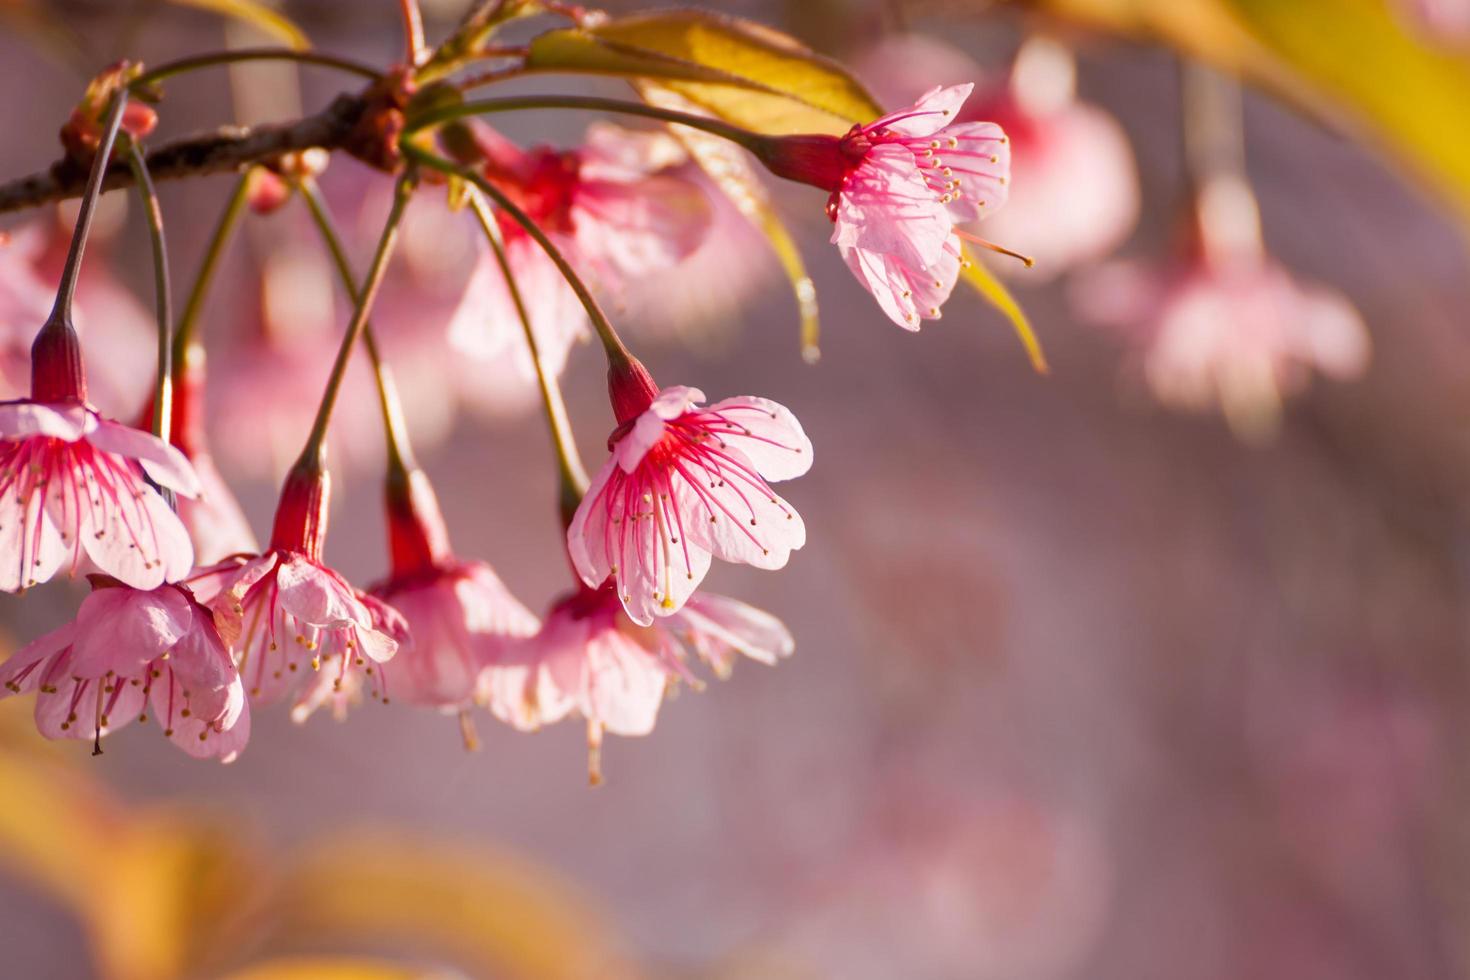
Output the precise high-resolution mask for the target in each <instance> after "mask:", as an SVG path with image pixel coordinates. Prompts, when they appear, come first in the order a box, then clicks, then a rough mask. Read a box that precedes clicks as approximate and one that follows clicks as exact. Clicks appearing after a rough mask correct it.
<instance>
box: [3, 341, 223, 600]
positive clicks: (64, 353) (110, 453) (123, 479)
mask: <svg viewBox="0 0 1470 980" xmlns="http://www.w3.org/2000/svg"><path fill="white" fill-rule="evenodd" d="M31 390H32V397H31V398H26V399H19V400H16V401H9V402H0V589H3V590H5V591H7V592H15V591H18V590H20V589H24V588H27V587H29V586H32V585H36V584H38V583H41V582H45V581H47V580H49V579H50V578H51V577H52V576H53V575H55V574H56V573H57V571H59V570H60V569H61V567H62V566H63V565H65V564H67V563H68V561H69V562H70V565H71V569H72V570H73V571H75V569H76V567H77V564H78V563H79V562H80V561H81V559H82V556H83V555H86V556H87V557H88V558H90V559H91V561H92V563H93V564H94V565H95V566H96V567H97V568H98V570H100V571H101V572H103V573H104V574H106V575H110V576H112V577H114V578H116V579H118V580H119V581H121V582H122V583H124V584H125V585H130V586H132V587H134V588H137V589H144V590H148V589H154V588H157V587H158V586H159V585H162V584H163V583H164V582H167V581H175V580H177V579H179V578H181V577H182V576H183V575H185V574H186V573H187V572H188V571H189V568H190V566H191V565H192V564H193V557H194V551H193V548H192V546H191V545H190V543H189V534H188V532H187V531H186V530H185V529H184V525H183V524H182V523H180V521H179V518H178V516H177V515H176V514H175V513H174V512H173V510H172V509H171V508H170V507H169V505H168V503H167V502H166V501H165V500H164V498H163V496H162V495H161V494H160V493H159V491H158V490H157V489H155V487H156V486H157V487H165V488H168V489H171V490H174V491H175V492H177V493H179V494H182V495H184V496H195V495H197V494H198V492H199V481H198V479H197V477H196V476H195V474H194V470H193V468H192V467H191V466H190V465H189V461H188V460H186V459H185V458H184V457H183V455H182V454H181V453H180V452H179V451H178V450H177V449H175V448H173V447H172V446H170V445H168V444H167V443H165V442H162V441H160V440H159V439H156V438H154V437H153V436H151V435H149V434H148V433H146V432H142V431H139V430H138V429H133V428H130V427H128V426H126V425H122V424H120V423H117V422H113V421H111V420H110V419H105V418H103V417H101V416H100V415H99V414H98V413H97V412H96V410H94V409H93V408H91V407H90V406H89V405H88V404H87V402H86V397H87V386H86V376H85V374H84V373H83V370H82V366H81V350H80V347H79V345H78V343H77V337H76V333H75V332H74V331H73V330H72V329H71V328H70V327H69V326H67V325H66V324H64V323H62V322H60V321H53V322H51V323H49V324H48V325H47V326H46V327H45V328H43V329H42V332H41V334H40V335H38V337H37V341H36V345H35V348H34V351H33V371H32V382H31Z"/></svg>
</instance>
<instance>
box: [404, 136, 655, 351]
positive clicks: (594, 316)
mask: <svg viewBox="0 0 1470 980" xmlns="http://www.w3.org/2000/svg"><path fill="white" fill-rule="evenodd" d="M401 146H402V148H403V153H404V155H405V156H407V157H409V158H410V159H412V160H415V161H417V162H418V163H420V164H423V165H424V166H426V167H429V168H430V169H433V170H437V171H439V172H440V173H445V174H449V175H450V176H452V177H458V178H460V179H461V180H465V181H468V182H469V183H471V184H474V185H475V186H476V187H477V188H479V189H480V191H481V193H483V194H484V195H485V196H486V197H488V198H490V199H491V200H492V201H494V202H495V205H496V207H498V208H500V210H502V211H504V212H505V213H506V214H508V215H510V216H511V218H512V219H514V220H515V222H516V223H517V224H519V225H520V226H521V227H522V228H524V229H526V234H528V235H530V236H531V237H532V238H533V239H534V240H535V241H536V244H537V245H540V246H541V249H542V250H543V251H544V252H545V253H546V255H547V257H548V258H549V259H551V261H552V263H553V264H554V265H555V266H556V268H557V271H559V272H560V273H561V275H562V278H563V279H565V280H566V281H567V285H569V286H571V287H572V292H574V293H576V294H577V300H578V301H579V302H580V303H581V304H582V308H583V309H584V310H586V311H587V318H588V319H589V320H591V321H592V327H593V329H594V330H596V331H597V337H598V339H599V340H601V341H602V347H603V350H605V351H606V352H607V360H608V363H609V364H610V365H613V364H619V365H625V364H628V363H629V362H630V361H632V360H633V355H632V353H631V352H629V350H628V346H627V345H626V344H624V343H623V338H621V337H619V336H618V332H617V330H615V329H614V328H613V325H612V322H611V321H610V320H608V318H607V314H605V313H603V312H602V307H601V306H600V305H599V304H598V302H597V299H596V298H595V297H594V296H593V295H592V290H590V289H588V288H587V284H586V283H585V282H583V281H582V277H581V276H579V275H578V274H577V270H576V269H573V268H572V264H571V263H570V262H568V261H567V259H566V256H564V255H562V253H561V249H559V248H557V247H556V244H555V243H554V242H552V240H551V239H550V238H548V237H546V232H544V231H542V230H541V226H540V225H538V224H536V222H535V221H533V220H532V219H531V216H530V215H528V214H526V212H525V211H522V210H521V208H520V206H519V205H517V204H516V202H515V201H512V200H511V199H510V198H509V197H508V196H507V195H506V194H505V192H504V191H502V190H501V189H500V188H498V187H496V186H495V185H494V184H492V183H491V182H490V181H488V180H486V179H485V178H484V177H482V176H480V175H479V174H477V173H475V172H474V171H473V170H471V169H469V168H468V167H461V166H459V165H458V164H456V163H454V162H453V161H451V160H446V159H444V158H443V157H441V156H439V155H437V154H434V153H430V152H429V151H428V150H425V149H424V148H423V147H420V146H417V145H415V144H414V143H413V142H411V141H410V140H407V139H405V140H403V141H402V144H401Z"/></svg>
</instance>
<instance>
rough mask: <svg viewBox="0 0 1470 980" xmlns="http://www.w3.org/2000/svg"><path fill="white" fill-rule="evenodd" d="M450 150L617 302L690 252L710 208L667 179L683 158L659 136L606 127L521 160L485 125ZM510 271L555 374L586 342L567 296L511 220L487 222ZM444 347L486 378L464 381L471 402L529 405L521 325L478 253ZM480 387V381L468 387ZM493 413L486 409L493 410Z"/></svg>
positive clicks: (494, 266)
mask: <svg viewBox="0 0 1470 980" xmlns="http://www.w3.org/2000/svg"><path fill="white" fill-rule="evenodd" d="M459 132H461V133H463V134H466V135H467V136H468V137H469V138H468V139H465V140H462V141H461V142H464V143H469V144H471V145H458V144H456V145H455V146H454V147H453V149H454V150H455V152H456V154H457V155H458V156H459V157H460V158H461V159H463V160H465V161H466V162H473V163H474V164H476V165H477V166H479V167H481V169H482V172H483V173H484V175H485V178H486V179H487V180H489V181H490V182H492V183H493V184H494V185H495V186H496V187H497V188H498V189H500V190H501V191H503V192H504V193H505V194H506V195H508V196H509V197H510V198H511V199H512V200H513V201H514V202H515V203H516V204H517V206H518V207H520V208H521V209H522V210H523V211H525V212H526V214H528V215H529V216H530V217H531V218H532V219H534V220H535V221H536V223H537V224H538V225H539V226H540V227H541V228H542V230H544V231H545V232H546V234H547V235H548V236H549V237H550V238H551V239H552V240H553V242H555V244H556V245H557V247H558V248H559V249H560V250H561V252H562V253H563V254H564V255H565V256H566V258H567V260H568V261H569V262H571V263H572V265H573V266H575V267H576V268H577V270H578V272H579V273H581V274H582V275H583V276H584V277H585V278H587V279H589V280H590V281H592V282H594V283H595V284H596V285H597V286H598V287H599V288H600V289H602V290H603V291H606V292H610V293H612V294H613V295H618V294H620V293H621V291H622V290H623V289H624V288H625V287H626V286H627V285H628V284H629V283H632V282H636V281H637V280H639V279H641V278H643V277H646V276H649V275H651V274H653V273H657V272H661V271H665V270H667V269H670V268H672V267H673V266H674V265H675V264H677V263H678V262H679V261H680V260H681V259H683V258H684V257H685V256H687V255H689V254H690V253H691V252H693V251H694V250H695V249H696V248H697V247H698V246H699V245H700V243H701V242H702V241H704V238H705V235H706V233H707V231H708V228H709V223H710V205H709V199H708V197H707V195H706V194H705V193H704V191H703V189H702V188H701V187H700V186H699V185H698V184H697V183H695V182H694V181H693V180H691V179H689V178H688V176H687V175H684V174H679V173H673V172H670V169H671V168H674V167H677V166H678V165H680V164H682V163H683V162H684V161H685V159H686V157H685V154H684V151H683V149H682V148H681V147H680V146H679V144H678V143H677V142H676V141H674V140H673V139H672V138H671V137H669V136H668V135H667V134H662V133H637V132H633V131H630V130H625V129H622V128H620V127H617V126H613V125H611V124H606V123H603V124H599V125H595V126H593V127H591V128H590V129H589V130H588V133H587V138H586V140H585V142H584V143H583V144H582V145H581V146H580V147H578V148H577V149H575V150H568V151H562V150H557V149H554V148H552V147H549V146H539V147H535V148H532V149H530V150H522V149H521V148H520V147H517V146H516V145H514V144H513V143H511V142H510V141H509V140H506V139H505V138H504V137H502V136H501V135H500V134H498V133H496V132H495V131H494V130H492V129H490V128H489V127H488V126H484V125H478V124H477V125H476V126H474V127H473V128H470V127H466V128H465V129H463V130H460V131H459ZM496 219H497V225H498V227H499V230H500V234H501V236H502V238H503V240H504V242H505V251H506V261H507V264H508V265H509V266H510V271H511V274H512V276H514V278H515V281H516V284H517V286H518V287H519V289H520V292H521V296H522V299H523V300H524V302H525V303H526V313H527V316H528V318H529V319H530V322H531V326H532V329H533V330H534V331H535V332H536V337H537V345H538V347H539V348H540V351H541V357H542V360H543V362H544V364H545V365H546V367H547V368H548V370H551V371H553V372H559V371H560V369H561V367H562V366H563V365H564V364H565V363H566V357H567V353H568V351H569V349H570V347H571V344H572V343H573V342H574V341H575V340H577V339H578V338H579V337H581V336H583V335H584V334H585V333H586V332H587V327H588V323H587V318H586V314H585V312H584V311H583V309H582V306H581V304H580V303H579V302H578V300H577V297H576V294H575V293H574V292H572V290H571V287H570V286H568V285H567V283H566V281H565V279H564V278H563V277H562V275H561V273H560V272H559V271H558V270H557V268H556V266H555V264H554V263H552V261H551V260H550V259H549V258H548V257H547V256H546V254H545V252H544V251H543V250H542V249H541V248H540V246H539V245H537V244H536V243H535V241H534V240H532V239H531V238H530V236H529V235H528V234H527V233H526V231H525V229H523V228H522V227H521V226H520V225H519V224H518V223H517V222H516V221H515V220H514V219H512V218H511V217H509V216H508V215H506V214H504V213H503V212H497V215H496ZM449 340H450V343H451V344H452V345H453V346H454V347H455V348H456V349H457V350H459V351H461V352H463V353H464V354H466V355H467V356H468V357H469V358H471V359H472V361H473V363H474V364H475V365H476V366H477V367H478V366H480V365H484V366H487V367H491V368H493V369H495V371H496V375H495V378H494V379H493V381H492V383H491V384H488V385H487V384H486V383H485V381H484V380H483V374H482V373H481V372H478V371H476V372H474V373H471V374H469V375H468V380H469V384H470V386H471V391H470V392H469V397H470V399H471V401H480V400H481V399H480V398H479V397H478V395H477V392H478V389H480V388H492V389H494V391H496V392H497V393H501V394H497V395H496V396H495V398H496V399H497V402H496V403H495V404H499V403H504V404H507V405H508V404H510V403H511V402H512V399H511V397H510V395H509V394H504V393H503V392H506V391H507V389H508V390H509V391H513V392H517V393H519V394H520V395H521V397H520V398H517V399H514V400H515V401H519V402H521V403H524V404H529V403H530V399H531V397H532V396H534V393H535V388H534V385H535V373H534V370H533V366H532V364H531V360H530V355H529V353H528V352H527V349H526V345H525V343H524V341H523V340H522V337H521V324H520V315H519V312H518V311H517V309H516V307H515V304H514V302H513V298H512V296H511V293H510V290H509V289H508V287H507V286H506V283H505V276H504V273H503V272H502V270H501V268H500V265H499V263H498V262H497V261H496V259H495V257H494V255H493V254H492V253H491V252H490V250H489V248H488V247H486V248H484V249H483V251H482V254H481V256H480V259H479V261H478V262H477V264H476V266H475V269H474V272H473V273H472V274H471V277H470V281H469V284H468V286H467V288H466V291H465V294H464V298H463V300H462V302H461V303H460V306H459V308H458V310H457V311H456V312H455V315H454V316H453V318H452V319H451V321H450V327H449ZM477 376H478V380H477ZM492 407H493V406H492Z"/></svg>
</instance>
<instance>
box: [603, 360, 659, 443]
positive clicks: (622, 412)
mask: <svg viewBox="0 0 1470 980" xmlns="http://www.w3.org/2000/svg"><path fill="white" fill-rule="evenodd" d="M607 393H608V397H609V398H610V399H611V400H612V408H613V415H615V416H616V417H617V420H618V425H619V426H623V425H628V424H630V423H632V421H633V420H634V419H636V418H637V417H638V416H640V415H642V414H643V413H644V412H646V411H648V406H650V405H652V404H653V400H654V399H655V398H657V397H658V385H657V384H655V383H654V381H653V375H651V374H649V373H648V368H646V367H644V366H643V363H642V362H641V361H639V360H638V358H636V357H634V356H633V355H632V354H629V355H627V356H626V357H625V358H622V359H619V360H616V361H613V362H612V363H611V364H609V365H608V367H607Z"/></svg>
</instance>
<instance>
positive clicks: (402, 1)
mask: <svg viewBox="0 0 1470 980" xmlns="http://www.w3.org/2000/svg"><path fill="white" fill-rule="evenodd" d="M398 7H399V10H400V11H402V13H403V46H404V54H405V61H406V62H407V63H408V66H409V67H410V68H412V67H414V66H415V65H417V64H418V63H419V62H420V61H422V60H423V59H424V56H425V54H426V51H425V44H424V15H423V12H422V11H420V10H419V0H398Z"/></svg>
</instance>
